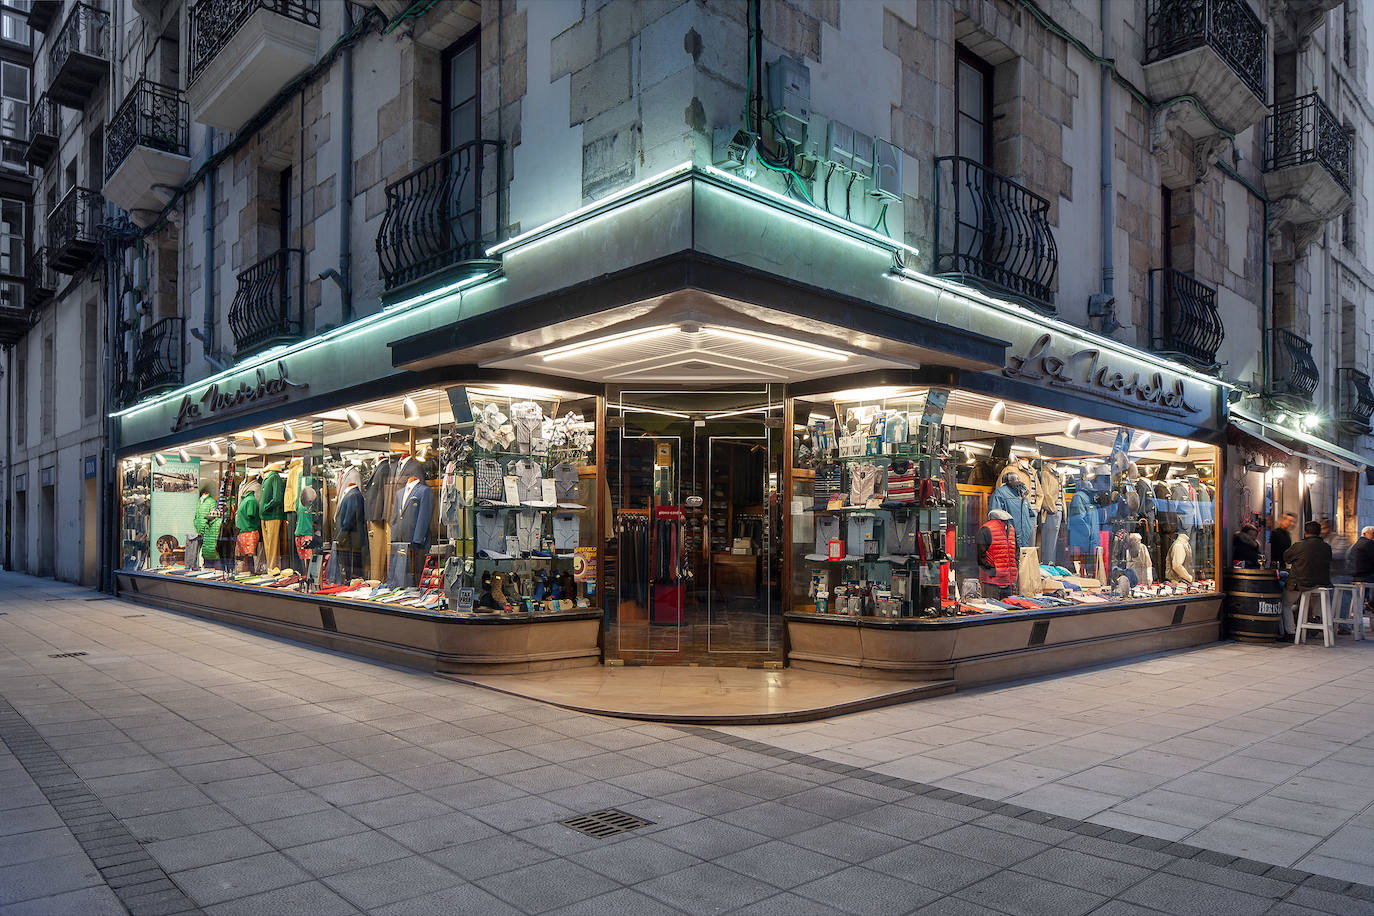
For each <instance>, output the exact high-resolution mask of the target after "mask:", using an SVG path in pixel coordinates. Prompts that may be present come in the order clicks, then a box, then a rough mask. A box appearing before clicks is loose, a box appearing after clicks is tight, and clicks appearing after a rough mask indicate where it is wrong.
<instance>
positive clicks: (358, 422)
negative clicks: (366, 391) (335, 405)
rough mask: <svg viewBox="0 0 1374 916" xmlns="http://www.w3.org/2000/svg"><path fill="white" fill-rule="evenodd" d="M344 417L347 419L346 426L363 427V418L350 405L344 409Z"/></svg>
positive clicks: (350, 427)
mask: <svg viewBox="0 0 1374 916" xmlns="http://www.w3.org/2000/svg"><path fill="white" fill-rule="evenodd" d="M344 419H346V420H347V421H348V428H349V429H353V430H359V429H362V428H363V418H362V417H360V416H358V412H357V411H356V410H354V409H353V408H352V407H349V408H348V409H346V410H345V411H344Z"/></svg>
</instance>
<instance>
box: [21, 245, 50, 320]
mask: <svg viewBox="0 0 1374 916" xmlns="http://www.w3.org/2000/svg"><path fill="white" fill-rule="evenodd" d="M57 286H58V281H57V271H55V270H53V269H52V264H51V263H50V261H49V258H48V249H47V248H35V249H34V250H33V253H32V254H30V255H29V263H28V272H27V273H26V275H25V278H24V304H25V305H27V306H28V307H29V308H38V307H39V306H40V305H43V304H44V303H46V302H47V301H48V300H49V299H51V298H52V297H53V294H54V293H56V292H57Z"/></svg>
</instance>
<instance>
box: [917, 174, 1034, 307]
mask: <svg viewBox="0 0 1374 916" xmlns="http://www.w3.org/2000/svg"><path fill="white" fill-rule="evenodd" d="M935 213H936V216H935V270H934V272H935V273H936V274H939V275H941V276H945V277H952V278H955V279H959V280H963V281H966V282H969V283H972V284H974V285H976V286H980V287H983V288H985V289H987V290H988V291H989V292H991V293H993V294H995V295H999V296H1009V297H1011V298H1014V299H1020V300H1023V301H1025V302H1026V303H1027V304H1028V305H1031V306H1033V307H1034V308H1036V309H1039V310H1040V311H1043V312H1053V311H1054V278H1055V273H1056V272H1057V271H1058V269H1059V250H1058V248H1057V247H1056V246H1055V243H1054V230H1053V229H1052V228H1051V227H1050V202H1049V201H1048V200H1045V198H1043V197H1041V196H1039V195H1038V194H1033V193H1031V192H1030V191H1028V190H1027V189H1025V188H1023V187H1021V185H1019V184H1017V183H1016V182H1014V181H1012V180H1011V179H1009V178H1004V177H1002V176H1001V175H999V174H997V173H996V172H994V171H992V170H991V169H988V168H986V167H984V166H982V165H980V164H979V163H977V162H974V161H973V160H972V159H964V158H960V157H957V156H943V157H940V158H937V159H936V160H935Z"/></svg>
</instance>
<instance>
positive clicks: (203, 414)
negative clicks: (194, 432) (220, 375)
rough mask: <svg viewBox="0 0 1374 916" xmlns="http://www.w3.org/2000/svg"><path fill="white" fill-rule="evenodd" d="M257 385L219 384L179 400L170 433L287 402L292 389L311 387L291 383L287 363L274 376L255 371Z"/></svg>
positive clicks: (262, 370)
mask: <svg viewBox="0 0 1374 916" xmlns="http://www.w3.org/2000/svg"><path fill="white" fill-rule="evenodd" d="M257 378H258V383H257V384H256V385H250V384H249V383H248V382H239V386H238V387H237V388H221V387H220V386H219V384H214V385H210V386H209V387H208V388H206V389H205V391H204V392H202V393H201V395H200V397H196V396H195V395H191V394H188V395H186V396H185V397H184V398H182V399H181V407H180V408H179V409H178V410H177V418H176V422H174V423H173V424H172V432H174V433H177V432H181V431H182V430H183V429H186V428H187V427H188V426H194V425H195V424H197V423H200V422H202V421H205V420H219V419H223V418H224V417H230V416H233V415H234V414H239V413H243V412H245V411H247V410H252V409H256V408H258V407H264V406H266V405H268V404H276V403H277V402H279V401H284V400H286V396H287V395H288V394H289V393H290V392H291V389H293V388H294V389H301V390H303V389H305V388H309V387H310V386H309V385H307V384H306V383H304V382H293V381H291V379H290V378H288V377H287V374H286V362H285V361H284V360H279V361H278V362H277V374H276V376H275V377H273V376H269V375H268V374H267V371H266V370H265V369H262V368H259V369H258V370H257Z"/></svg>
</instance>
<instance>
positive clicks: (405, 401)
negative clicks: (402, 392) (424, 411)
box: [401, 395, 420, 420]
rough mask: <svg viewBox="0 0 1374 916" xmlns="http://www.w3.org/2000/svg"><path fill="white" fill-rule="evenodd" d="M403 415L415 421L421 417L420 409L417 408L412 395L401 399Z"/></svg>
mask: <svg viewBox="0 0 1374 916" xmlns="http://www.w3.org/2000/svg"><path fill="white" fill-rule="evenodd" d="M401 414H402V416H404V417H405V418H406V419H407V420H414V419H415V418H416V417H418V416H419V415H420V408H418V407H416V406H415V402H414V401H412V400H411V399H410V395H406V396H405V397H403V398H401Z"/></svg>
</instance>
